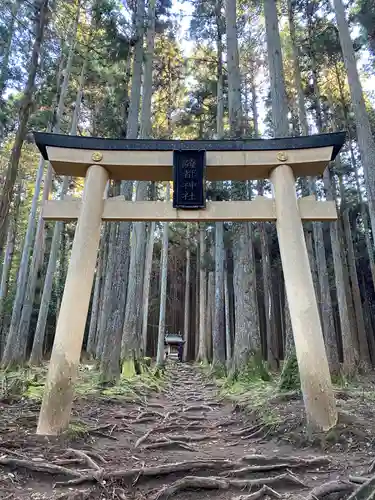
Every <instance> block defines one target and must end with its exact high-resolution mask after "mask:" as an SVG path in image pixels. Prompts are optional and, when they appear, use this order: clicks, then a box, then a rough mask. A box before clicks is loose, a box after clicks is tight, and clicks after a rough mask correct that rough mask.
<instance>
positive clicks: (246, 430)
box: [230, 424, 263, 436]
mask: <svg viewBox="0 0 375 500" xmlns="http://www.w3.org/2000/svg"><path fill="white" fill-rule="evenodd" d="M262 426H263V424H256V425H252V426H250V427H245V428H244V429H240V430H238V431H233V432H231V433H230V435H231V436H247V435H248V434H252V433H253V432H256V431H258V430H259V429H260V428H261V427H262Z"/></svg>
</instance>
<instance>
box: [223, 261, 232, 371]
mask: <svg viewBox="0 0 375 500" xmlns="http://www.w3.org/2000/svg"><path fill="white" fill-rule="evenodd" d="M224 306H225V348H226V359H227V367H230V364H231V362H232V338H231V328H230V301H229V287H228V271H227V270H226V269H225V270H224Z"/></svg>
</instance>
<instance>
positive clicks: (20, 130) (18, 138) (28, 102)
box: [0, 0, 48, 255]
mask: <svg viewBox="0 0 375 500" xmlns="http://www.w3.org/2000/svg"><path fill="white" fill-rule="evenodd" d="M34 5H35V38H34V43H33V48H32V52H31V59H30V66H29V73H28V77H27V82H26V85H25V88H24V91H23V97H22V100H21V104H20V108H19V116H18V126H17V130H16V134H15V138H14V143H13V147H12V151H11V154H10V159H9V164H8V168H7V172H6V178H5V183H4V186H3V189H2V193H1V198H0V255H1V254H2V252H3V249H4V244H5V239H6V233H7V220H8V214H9V208H10V204H11V199H12V196H13V190H14V185H15V182H16V179H17V174H18V165H19V161H20V157H21V149H22V146H23V142H24V140H25V137H26V133H27V124H28V121H29V117H30V113H31V109H32V106H33V99H34V94H35V79H36V75H37V72H38V68H39V56H40V49H41V46H42V42H43V37H44V29H45V26H46V23H47V19H48V16H47V13H48V0H35V2H34Z"/></svg>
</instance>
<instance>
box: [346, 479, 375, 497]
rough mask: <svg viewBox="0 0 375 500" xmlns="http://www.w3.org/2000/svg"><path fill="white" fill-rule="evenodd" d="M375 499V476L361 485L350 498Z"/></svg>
mask: <svg viewBox="0 0 375 500" xmlns="http://www.w3.org/2000/svg"><path fill="white" fill-rule="evenodd" d="M373 498H375V476H373V477H370V478H369V479H368V480H367V481H366V482H365V483H363V484H361V485H360V486H359V487H358V488H357V489H356V490H355V491H354V492H353V493H352V494H351V495H350V497H349V498H348V500H370V499H373Z"/></svg>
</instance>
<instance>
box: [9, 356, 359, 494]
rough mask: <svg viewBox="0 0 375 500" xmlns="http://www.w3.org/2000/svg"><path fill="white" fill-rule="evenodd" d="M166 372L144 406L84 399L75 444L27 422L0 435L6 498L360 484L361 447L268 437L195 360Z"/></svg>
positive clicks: (305, 490)
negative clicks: (337, 448) (338, 449)
mask: <svg viewBox="0 0 375 500" xmlns="http://www.w3.org/2000/svg"><path fill="white" fill-rule="evenodd" d="M167 380H168V382H167V384H166V385H165V387H164V389H163V390H162V392H161V393H157V394H153V395H152V396H150V397H148V398H145V399H143V400H142V401H141V402H140V403H139V404H126V405H119V403H115V402H112V403H111V402H109V401H107V402H104V401H102V402H100V401H98V402H97V404H95V401H92V402H91V406H90V407H88V405H87V401H85V402H77V404H76V406H75V408H74V413H75V415H76V416H80V417H81V419H83V420H84V421H85V424H86V425H87V429H88V430H86V432H85V436H82V438H77V437H75V439H74V442H72V440H70V441H69V440H68V441H65V442H64V441H63V440H62V439H61V438H60V439H59V440H55V441H54V440H46V439H45V438H42V439H41V438H38V437H36V436H35V435H34V434H33V432H32V431H31V432H30V430H29V431H27V427H26V430H25V428H21V427H20V426H18V439H15V436H14V437H13V438H12V435H11V434H9V433H8V439H5V437H4V434H0V435H1V438H2V439H1V440H0V453H1V455H0V466H2V469H1V474H0V498H6V499H26V498H28V499H46V498H49V499H52V498H59V499H69V500H73V499H74V500H78V499H86V498H87V499H99V498H100V499H103V500H105V499H122V500H124V499H127V500H130V499H132V500H144V499H147V500H164V499H167V498H176V499H180V500H203V499H208V498H215V499H218V500H226V499H229V500H234V499H236V500H239V499H240V500H245V499H246V500H254V499H255V498H266V497H272V498H295V499H303V498H308V499H310V500H313V499H315V498H322V499H324V500H327V499H328V498H330V497H329V496H327V495H324V494H322V493H324V491H328V490H319V489H315V490H314V488H317V487H321V485H322V484H326V483H327V482H331V484H330V485H328V486H324V488H328V489H329V490H330V491H338V492H341V493H340V494H339V496H337V495H336V497H335V498H346V497H347V496H348V494H349V493H350V492H352V491H354V490H355V489H356V488H358V484H354V483H353V482H349V481H348V477H349V473H350V474H352V475H356V476H359V475H361V476H362V477H363V475H364V474H365V473H367V466H368V462H369V457H366V456H364V454H363V453H358V454H356V453H350V455H346V454H345V453H340V454H337V455H334V454H333V455H332V454H331V455H324V454H322V453H320V454H313V453H312V450H311V449H305V450H301V449H298V450H296V448H293V447H292V446H291V445H287V444H280V442H276V441H274V440H272V439H271V440H270V439H269V437H268V438H266V439H265V436H264V429H263V428H262V426H261V425H259V424H256V423H254V422H253V421H251V420H250V417H246V416H245V414H244V413H242V412H236V411H234V409H233V406H232V405H231V404H230V403H228V402H224V401H220V399H219V397H218V391H217V388H216V386H215V385H214V384H212V383H210V382H208V381H207V380H206V379H205V378H204V376H203V375H202V374H201V373H200V372H199V371H198V370H197V369H195V368H193V367H191V366H189V365H184V364H171V365H170V366H169V367H168V370H167ZM21 415H22V413H21ZM24 417H26V415H24ZM30 422H31V423H32V424H33V425H34V424H35V422H34V419H33V418H31V416H30ZM30 429H31V425H30ZM0 431H1V429H0ZM17 442H18V446H17V445H16V443H17ZM348 469H349V471H350V472H348ZM332 481H334V483H332ZM358 481H359V482H360V481H362V482H363V480H361V479H358ZM312 490H313V494H312V493H311V491H312ZM364 498H365V497H364ZM366 498H367V497H366Z"/></svg>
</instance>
